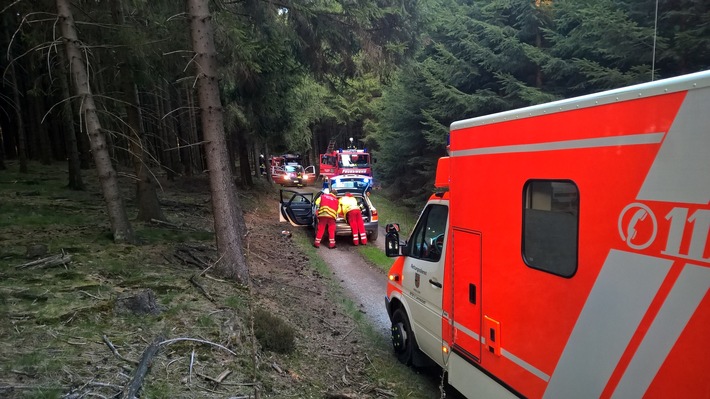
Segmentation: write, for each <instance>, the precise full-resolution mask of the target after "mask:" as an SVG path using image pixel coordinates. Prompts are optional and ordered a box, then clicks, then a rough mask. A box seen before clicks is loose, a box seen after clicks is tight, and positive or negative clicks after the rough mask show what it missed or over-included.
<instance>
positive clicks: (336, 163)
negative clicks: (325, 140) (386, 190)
mask: <svg viewBox="0 0 710 399" xmlns="http://www.w3.org/2000/svg"><path fill="white" fill-rule="evenodd" d="M352 141H353V139H352V138H350V143H351V145H350V147H349V148H347V149H342V148H340V149H338V150H336V149H335V141H334V140H331V142H330V144H329V145H328V149H327V150H326V152H325V154H320V169H319V170H320V176H321V178H322V179H324V180H325V179H330V178H331V177H333V176H338V175H350V174H353V175H364V176H372V165H371V163H370V154H369V153H368V152H367V150H366V149H357V148H355V147H354V146H353V145H352Z"/></svg>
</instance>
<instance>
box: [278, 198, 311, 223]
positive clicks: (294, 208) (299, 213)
mask: <svg viewBox="0 0 710 399" xmlns="http://www.w3.org/2000/svg"><path fill="white" fill-rule="evenodd" d="M279 194H280V197H281V199H280V201H279V221H280V222H289V223H291V225H292V226H310V225H311V224H312V223H313V193H299V192H297V191H293V190H279Z"/></svg>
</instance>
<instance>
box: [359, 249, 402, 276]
mask: <svg viewBox="0 0 710 399" xmlns="http://www.w3.org/2000/svg"><path fill="white" fill-rule="evenodd" d="M358 252H360V255H361V256H362V257H363V258H365V259H366V260H367V261H368V262H370V263H371V264H372V265H374V266H375V267H377V268H378V269H380V270H382V271H383V272H385V273H387V272H388V271H389V269H390V266H392V262H394V259H395V258H388V257H387V255H385V252H384V251H383V250H381V249H379V248H377V247H376V246H374V245H364V246H363V245H361V246H359V247H358Z"/></svg>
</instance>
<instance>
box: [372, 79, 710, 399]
mask: <svg viewBox="0 0 710 399" xmlns="http://www.w3.org/2000/svg"><path fill="white" fill-rule="evenodd" d="M449 133H450V136H449V139H450V149H449V154H448V156H446V157H443V158H440V159H439V162H438V166H437V171H436V177H435V187H436V191H435V193H434V194H433V195H432V196H431V198H430V200H429V201H428V203H427V204H426V206H425V208H424V209H423V210H422V211H421V214H420V216H419V218H418V221H417V224H416V225H415V226H414V228H413V229H412V232H411V234H410V235H409V237H408V239H407V241H405V242H400V238H399V228H398V227H399V226H398V225H396V224H391V225H388V226H387V227H386V234H387V237H386V240H385V241H386V242H385V248H386V249H385V251H386V253H387V255H388V256H396V257H397V259H396V260H395V261H394V263H393V265H392V267H391V269H390V271H389V281H388V286H387V295H386V298H385V299H386V308H387V312H388V314H389V317H390V320H391V322H392V344H393V347H394V353H395V355H396V357H397V358H398V359H399V360H400V361H401V362H403V363H405V364H414V365H422V364H426V363H427V362H428V361H429V362H430V361H433V362H435V363H437V364H438V365H439V366H441V367H442V368H443V370H444V372H445V373H446V376H447V379H448V383H449V385H451V386H453V387H454V388H456V390H458V391H459V392H460V393H462V394H463V395H464V396H466V397H469V398H473V397H476V398H489V397H528V398H642V397H643V398H710V378H708V375H709V374H708V373H709V371H708V370H710V294H709V292H708V289H709V288H710V245H708V230H709V229H710V71H705V72H699V73H694V74H689V75H684V76H679V77H675V78H670V79H665V80H659V81H655V82H650V83H644V84H640V85H634V86H629V87H625V88H621V89H615V90H611V91H606V92H602V93H598V94H593V95H587V96H583V97H578V98H573V99H567V100H561V101H556V102H552V103H548V104H543V105H536V106H531V107H527V108H523V109H519V110H513V111H507V112H502V113H498V114H494V115H489V116H482V117H477V118H473V119H467V120H461V121H457V122H454V123H452V124H451V126H450V132H449Z"/></svg>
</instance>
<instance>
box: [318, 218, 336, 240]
mask: <svg viewBox="0 0 710 399" xmlns="http://www.w3.org/2000/svg"><path fill="white" fill-rule="evenodd" d="M326 229H327V230H328V239H329V242H328V247H330V248H335V219H333V218H330V217H327V216H318V231H316V241H315V242H314V243H313V245H315V246H316V248H317V247H319V246H320V241H321V240H322V239H323V233H325V230H326Z"/></svg>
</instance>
